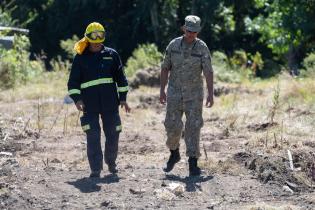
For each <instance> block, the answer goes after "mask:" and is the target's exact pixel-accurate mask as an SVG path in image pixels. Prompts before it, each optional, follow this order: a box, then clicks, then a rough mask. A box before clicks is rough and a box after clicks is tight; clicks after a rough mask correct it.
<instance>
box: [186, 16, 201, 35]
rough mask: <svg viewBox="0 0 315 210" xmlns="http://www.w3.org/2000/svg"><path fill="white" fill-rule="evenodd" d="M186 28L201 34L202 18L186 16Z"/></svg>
mask: <svg viewBox="0 0 315 210" xmlns="http://www.w3.org/2000/svg"><path fill="white" fill-rule="evenodd" d="M184 28H185V29H186V30H188V31H192V32H199V31H200V30H201V26H200V18H199V17H198V16H195V15H188V16H186V17H185V25H184Z"/></svg>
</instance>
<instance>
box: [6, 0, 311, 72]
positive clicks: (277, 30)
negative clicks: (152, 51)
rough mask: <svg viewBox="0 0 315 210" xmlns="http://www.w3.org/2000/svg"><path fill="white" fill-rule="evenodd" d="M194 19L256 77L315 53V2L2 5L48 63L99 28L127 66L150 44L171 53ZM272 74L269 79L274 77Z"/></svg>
mask: <svg viewBox="0 0 315 210" xmlns="http://www.w3.org/2000/svg"><path fill="white" fill-rule="evenodd" d="M4 8H5V9H4ZM3 11H6V13H3ZM3 14H4V15H3ZM65 14H67V17H66V18H65ZM188 14H195V15H198V16H200V17H201V20H202V22H201V25H202V31H201V32H200V34H199V37H200V38H201V39H202V40H204V41H205V42H206V43H207V44H208V46H209V48H210V50H211V51H222V52H225V53H226V54H227V55H228V56H229V57H233V56H241V57H234V58H233V59H236V60H234V61H235V62H240V63H241V64H237V65H238V66H245V65H246V66H248V64H245V63H244V61H242V59H243V58H245V57H243V58H242V53H241V54H238V53H239V52H238V50H239V49H243V50H244V52H246V56H247V60H251V61H252V64H251V69H252V71H253V74H257V75H261V72H260V71H262V70H263V71H266V69H267V68H265V67H264V61H266V60H273V61H275V62H278V63H281V64H288V66H289V67H290V66H299V65H298V64H299V63H300V62H301V61H302V60H303V58H304V57H305V55H307V53H309V52H311V51H312V50H314V48H315V42H314V40H315V35H314V30H315V23H314V21H312V20H313V19H314V16H315V1H314V0H277V1H273V0H239V1H232V0H222V1H220V0H211V1H209V0H198V1H196V0H130V1H125V0H90V1H87V0H83V1H75V0H64V1H61V0H58V1H57V0H27V1H25V0H2V1H1V2H0V16H1V17H0V24H4V25H15V26H21V27H27V28H28V29H29V30H30V34H29V36H30V40H31V43H32V45H31V51H32V52H33V53H41V52H42V51H43V52H44V53H46V54H47V56H48V59H49V60H50V59H53V58H56V57H57V56H58V55H61V56H62V59H69V58H71V57H72V49H71V48H72V46H71V45H72V43H71V41H70V40H73V41H74V35H76V36H77V37H79V38H81V37H82V36H83V33H84V30H85V27H86V26H87V25H88V24H89V23H90V22H92V21H98V22H100V23H102V24H103V25H104V26H105V28H106V41H105V44H106V45H107V46H109V47H112V48H115V49H116V50H117V51H118V52H119V54H120V55H121V58H122V60H123V62H124V63H126V61H127V60H128V58H129V57H130V55H131V54H132V51H133V50H134V49H135V48H136V47H137V46H138V45H141V44H143V43H155V44H156V46H157V48H158V49H159V50H160V51H161V50H164V49H165V47H166V45H167V44H168V43H169V41H170V40H171V39H173V38H175V37H178V36H180V35H181V34H182V32H181V30H180V27H181V26H182V25H183V24H184V18H185V16H186V15H188ZM117 17H119V18H117ZM13 20H14V21H13ZM15 20H17V21H15ZM1 21H3V22H5V23H1ZM61 40H63V41H61ZM57 43H60V44H57ZM244 55H245V54H243V56H244ZM288 55H289V56H288ZM233 59H232V60H233ZM244 60H246V58H245V59H244ZM234 61H233V62H234ZM272 71H273V70H272ZM273 72H276V71H273ZM273 72H272V73H270V74H269V73H267V72H266V73H263V75H273Z"/></svg>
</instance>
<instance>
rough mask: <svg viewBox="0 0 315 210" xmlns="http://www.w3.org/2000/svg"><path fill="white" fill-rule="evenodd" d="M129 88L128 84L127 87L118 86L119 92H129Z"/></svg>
mask: <svg viewBox="0 0 315 210" xmlns="http://www.w3.org/2000/svg"><path fill="white" fill-rule="evenodd" d="M128 90H129V87H128V86H125V87H118V92H127V91H128Z"/></svg>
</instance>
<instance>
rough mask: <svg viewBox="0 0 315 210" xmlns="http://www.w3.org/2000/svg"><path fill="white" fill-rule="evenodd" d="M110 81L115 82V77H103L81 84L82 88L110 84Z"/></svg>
mask: <svg viewBox="0 0 315 210" xmlns="http://www.w3.org/2000/svg"><path fill="white" fill-rule="evenodd" d="M109 83H113V78H101V79H96V80H92V81H89V82H85V83H82V84H81V88H82V89H84V88H88V87H91V86H95V85H100V84H109Z"/></svg>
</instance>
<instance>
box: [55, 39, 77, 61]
mask: <svg viewBox="0 0 315 210" xmlns="http://www.w3.org/2000/svg"><path fill="white" fill-rule="evenodd" d="M77 41H79V38H78V36H76V35H73V36H72V39H66V40H61V41H60V47H61V49H63V50H64V51H65V53H66V58H67V59H72V58H73V57H74V55H75V54H76V52H75V51H74V50H73V47H74V44H75V43H76V42H77Z"/></svg>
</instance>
